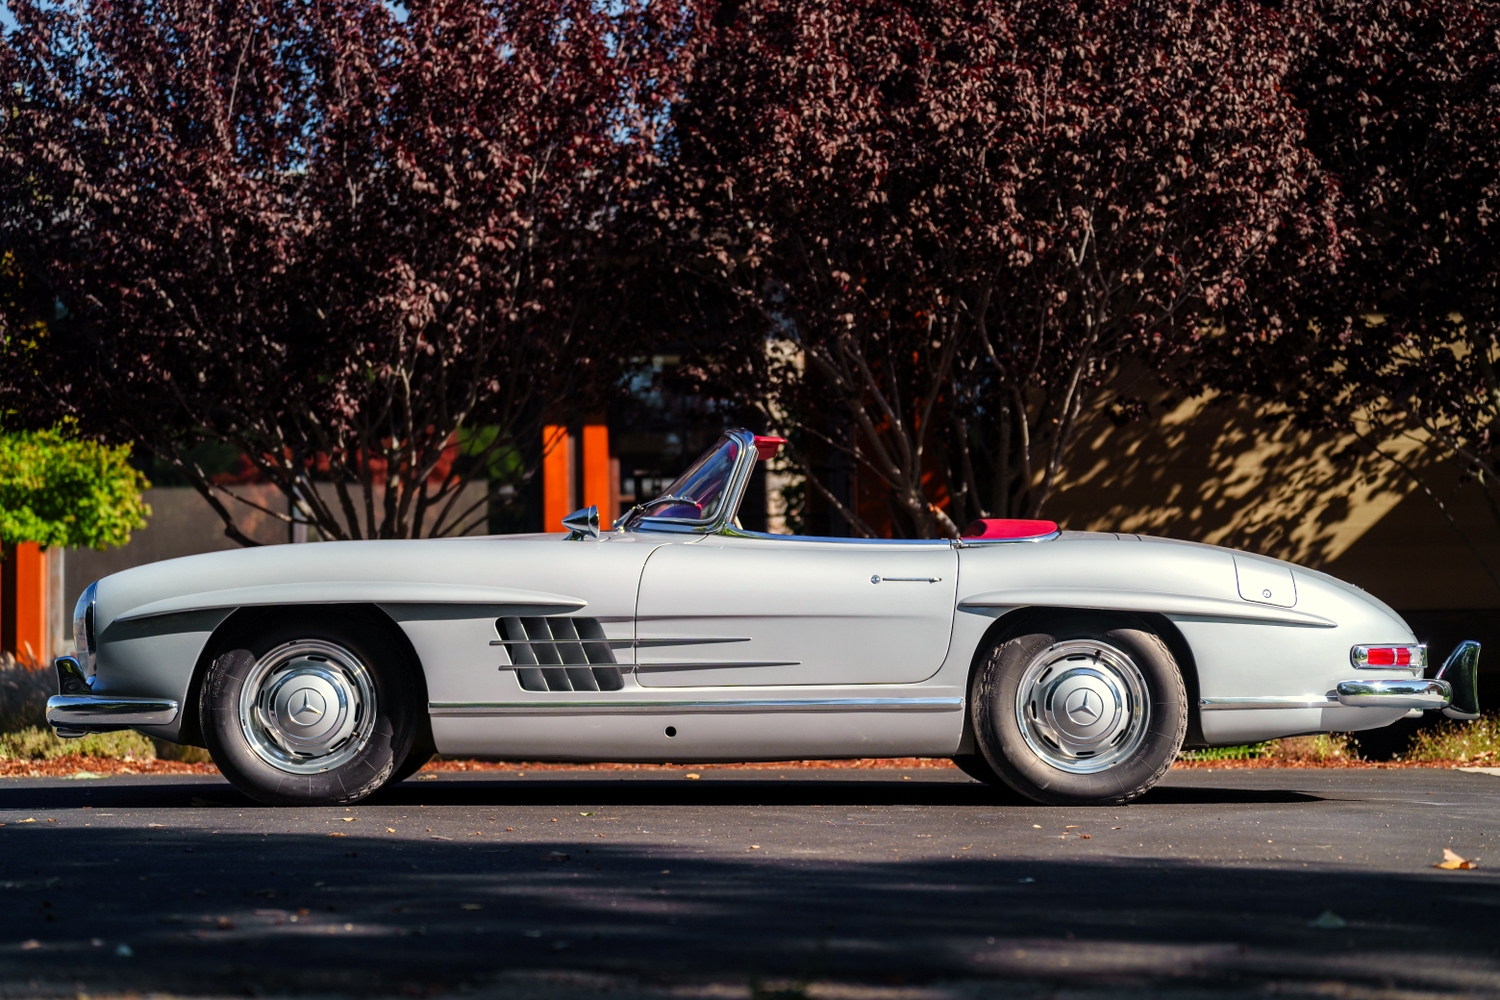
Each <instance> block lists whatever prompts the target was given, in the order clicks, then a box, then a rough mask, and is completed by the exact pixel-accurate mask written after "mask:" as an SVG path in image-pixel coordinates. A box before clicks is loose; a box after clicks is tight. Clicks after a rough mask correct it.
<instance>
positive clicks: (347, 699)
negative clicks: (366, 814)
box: [199, 613, 425, 805]
mask: <svg viewBox="0 0 1500 1000" xmlns="http://www.w3.org/2000/svg"><path fill="white" fill-rule="evenodd" d="M383 635H384V630H383V629H381V628H379V627H376V628H371V627H370V623H368V622H362V621H357V620H354V619H352V618H347V619H346V618H336V617H332V616H311V615H304V614H297V613H293V614H291V615H288V616H286V617H284V618H273V617H270V616H268V615H266V616H260V617H259V619H258V620H257V621H256V623H255V624H254V625H251V626H249V627H246V628H245V629H244V630H243V631H241V632H240V633H239V635H238V636H237V637H236V638H234V639H231V640H229V641H228V642H226V643H224V646H225V647H226V648H223V649H222V651H219V652H218V655H217V656H215V658H214V660H213V662H212V663H211V665H210V666H209V670H208V674H207V676H206V677H205V679H204V684H203V689H202V695H201V697H200V700H199V717H200V724H201V725H202V728H203V737H204V742H205V743H206V744H207V746H208V751H209V753H210V754H211V755H212V756H213V759H214V763H215V764H217V765H218V767H219V770H220V771H222V772H223V773H224V776H225V777H226V778H228V779H229V780H230V782H232V783H233V784H234V785H235V787H237V788H239V789H240V791H242V792H244V793H245V794H246V795H249V796H250V797H251V798H253V799H256V800H258V801H260V802H264V803H266V804H268V805H331V804H347V803H350V802H357V801H358V800H360V799H362V798H364V797H366V796H367V795H370V794H371V793H372V792H374V791H376V790H377V789H378V788H380V787H381V786H382V785H384V784H386V783H387V782H388V781H389V780H390V779H391V777H392V776H393V775H394V774H395V773H396V771H397V769H398V768H399V767H401V766H402V765H403V764H404V763H406V761H407V758H408V757H409V756H410V754H411V751H412V745H413V743H414V741H415V739H416V736H417V731H418V702H419V699H418V688H417V684H416V680H415V676H414V667H413V665H412V664H410V663H408V662H407V660H408V659H409V656H405V655H403V651H401V650H400V649H399V648H398V647H397V646H396V645H395V644H394V643H391V642H383V641H381V640H382V637H383ZM424 762H425V761H424ZM418 766H420V764H419V765H418Z"/></svg>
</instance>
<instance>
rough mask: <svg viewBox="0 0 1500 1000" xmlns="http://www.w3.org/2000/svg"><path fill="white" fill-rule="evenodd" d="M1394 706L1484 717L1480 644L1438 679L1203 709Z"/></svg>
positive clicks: (1353, 684) (1466, 645) (1218, 701)
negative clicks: (1480, 680)
mask: <svg viewBox="0 0 1500 1000" xmlns="http://www.w3.org/2000/svg"><path fill="white" fill-rule="evenodd" d="M1338 706H1342V707H1345V708H1393V709H1405V710H1408V711H1409V710H1411V709H1417V710H1418V711H1423V712H1429V711H1433V710H1441V711H1442V713H1443V714H1444V715H1446V716H1448V718H1450V719H1477V718H1479V643H1477V642H1474V641H1472V640H1466V641H1464V642H1461V643H1459V644H1458V648H1457V649H1455V650H1454V651H1453V653H1452V654H1451V655H1450V656H1449V657H1448V659H1447V660H1446V661H1444V663H1443V669H1441V670H1439V671H1438V675H1437V676H1436V677H1431V678H1428V677H1398V678H1385V679H1379V680H1366V679H1364V678H1360V679H1358V680H1351V681H1339V682H1338V684H1337V685H1336V686H1335V688H1334V690H1333V691H1331V692H1329V693H1327V694H1321V695H1320V694H1306V695H1294V696H1292V697H1280V696H1272V697H1250V698H1203V699H1201V700H1200V701H1199V702H1198V707H1199V708H1200V709H1201V710H1202V711H1206V712H1208V711H1242V710H1244V709H1272V710H1275V709H1288V708H1333V707H1338Z"/></svg>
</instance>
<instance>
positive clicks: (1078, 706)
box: [1063, 688, 1103, 726]
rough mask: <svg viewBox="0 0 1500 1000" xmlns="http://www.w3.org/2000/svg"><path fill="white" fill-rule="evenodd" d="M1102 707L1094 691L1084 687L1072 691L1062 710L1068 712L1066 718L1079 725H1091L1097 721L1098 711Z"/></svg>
mask: <svg viewBox="0 0 1500 1000" xmlns="http://www.w3.org/2000/svg"><path fill="white" fill-rule="evenodd" d="M1101 708H1103V705H1102V704H1101V703H1100V698H1099V696H1098V695H1097V694H1095V693H1094V692H1092V691H1090V690H1088V689H1087V688H1085V689H1084V690H1082V691H1075V692H1073V696H1072V697H1070V698H1069V699H1068V703H1067V705H1065V706H1064V708H1063V710H1064V711H1065V712H1067V713H1068V718H1070V719H1072V720H1073V721H1074V722H1076V723H1078V724H1079V725H1081V726H1089V725H1093V724H1094V723H1095V722H1097V721H1099V711H1100V709H1101Z"/></svg>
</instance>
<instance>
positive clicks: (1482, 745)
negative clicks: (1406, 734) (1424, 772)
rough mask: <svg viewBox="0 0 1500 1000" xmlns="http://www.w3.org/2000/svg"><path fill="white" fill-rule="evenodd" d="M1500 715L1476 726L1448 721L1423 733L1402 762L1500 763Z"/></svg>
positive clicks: (1403, 756) (1479, 721)
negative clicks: (1455, 761)
mask: <svg viewBox="0 0 1500 1000" xmlns="http://www.w3.org/2000/svg"><path fill="white" fill-rule="evenodd" d="M1497 758H1500V715H1486V716H1484V717H1482V718H1479V719H1475V720H1474V721H1473V722H1454V721H1452V720H1447V721H1444V722H1442V723H1439V724H1438V725H1436V726H1434V727H1432V728H1431V729H1422V730H1419V731H1418V732H1417V733H1416V735H1414V736H1413V737H1412V739H1411V746H1409V747H1408V748H1407V750H1406V753H1404V754H1402V755H1401V759H1402V760H1409V761H1437V760H1457V761H1463V762H1465V763H1469V764H1475V765H1478V766H1493V765H1495V764H1497V763H1500V761H1497Z"/></svg>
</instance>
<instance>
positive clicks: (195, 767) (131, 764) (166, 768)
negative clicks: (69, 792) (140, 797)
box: [0, 754, 219, 778]
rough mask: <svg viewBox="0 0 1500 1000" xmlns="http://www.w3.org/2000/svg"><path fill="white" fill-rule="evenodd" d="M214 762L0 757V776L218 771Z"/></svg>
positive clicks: (71, 776) (69, 775) (204, 772)
mask: <svg viewBox="0 0 1500 1000" xmlns="http://www.w3.org/2000/svg"><path fill="white" fill-rule="evenodd" d="M218 773H219V769H218V768H217V767H214V766H213V765H212V764H184V763H183V762H182V761H177V760H116V759H114V758H112V757H84V756H81V755H79V754H68V755H67V756H66V757H54V758H52V759H51V760H0V778H102V777H105V776H106V775H115V774H218Z"/></svg>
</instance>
